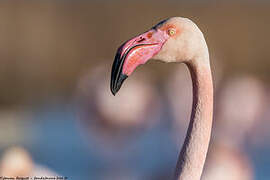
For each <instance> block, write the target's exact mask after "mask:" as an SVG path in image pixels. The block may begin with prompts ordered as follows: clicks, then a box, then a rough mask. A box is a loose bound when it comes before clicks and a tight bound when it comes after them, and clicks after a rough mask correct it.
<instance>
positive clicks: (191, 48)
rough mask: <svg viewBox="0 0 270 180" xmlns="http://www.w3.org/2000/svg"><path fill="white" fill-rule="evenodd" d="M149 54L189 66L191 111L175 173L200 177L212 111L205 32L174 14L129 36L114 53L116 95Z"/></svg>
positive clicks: (185, 177) (194, 179) (192, 178)
mask: <svg viewBox="0 0 270 180" xmlns="http://www.w3.org/2000/svg"><path fill="white" fill-rule="evenodd" d="M150 58H153V59H158V60H161V61H164V62H182V63H185V64H186V65H187V66H188V68H189V71H190V74H191V78H192V85H193V104H192V113H191V118H190V123H189V127H188V130H187V134H186V138H185V142H184V145H183V147H182V149H181V152H180V155H179V158H178V162H177V166H176V170H175V176H174V177H175V179H181V180H199V179H200V177H201V174H202V170H203V167H204V162H205V159H206V154H207V150H208V145H209V141H210V136H211V129H212V114H213V84H212V75H211V68H210V61H209V53H208V48H207V44H206V42H205V39H204V36H203V34H202V32H201V31H200V29H199V28H198V27H197V26H196V25H195V23H193V22H192V21H191V20H189V19H187V18H181V17H173V18H169V19H167V20H164V21H162V22H160V23H158V24H157V25H156V26H154V27H153V28H151V29H150V30H148V31H147V32H145V33H143V34H141V35H139V36H137V37H134V38H132V39H130V40H128V41H127V42H125V43H124V44H123V45H122V46H120V47H119V49H118V51H117V53H116V56H115V60H114V63H113V67H112V73H111V91H112V93H113V94H114V95H115V94H116V93H117V92H118V91H119V89H120V87H121V85H122V83H123V81H124V80H125V79H126V78H127V77H128V76H129V75H131V73H132V72H133V71H134V70H135V68H136V67H137V66H138V65H140V64H144V63H146V62H147V61H148V60H149V59H150ZM129 103H132V102H129Z"/></svg>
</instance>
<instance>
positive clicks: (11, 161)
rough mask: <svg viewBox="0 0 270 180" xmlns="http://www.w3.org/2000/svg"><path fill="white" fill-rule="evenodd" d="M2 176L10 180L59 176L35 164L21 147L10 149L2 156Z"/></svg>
mask: <svg viewBox="0 0 270 180" xmlns="http://www.w3.org/2000/svg"><path fill="white" fill-rule="evenodd" d="M0 175H1V176H3V177H8V178H16V177H24V178H25V177H40V178H41V177H45V176H46V177H48V178H49V177H50V178H54V177H57V176H59V175H58V174H57V173H55V172H53V171H52V170H50V169H48V168H47V167H45V166H42V165H39V164H36V163H34V162H33V160H32V157H31V156H30V154H29V153H28V152H27V151H26V150H25V149H24V148H22V147H19V146H18V147H11V148H8V149H7V150H6V151H5V152H4V154H3V155H2V158H1V161H0Z"/></svg>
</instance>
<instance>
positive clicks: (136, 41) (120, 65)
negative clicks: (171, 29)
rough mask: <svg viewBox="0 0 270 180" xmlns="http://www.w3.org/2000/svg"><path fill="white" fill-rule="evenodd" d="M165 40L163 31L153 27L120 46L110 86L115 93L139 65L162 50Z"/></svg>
mask: <svg viewBox="0 0 270 180" xmlns="http://www.w3.org/2000/svg"><path fill="white" fill-rule="evenodd" d="M165 40H166V39H165V37H164V33H163V32H162V31H158V30H154V29H151V30H149V31H147V32H145V33H143V34H141V35H139V36H137V37H134V38H132V39H131V40H129V41H127V42H125V43H124V44H123V45H121V46H120V47H119V48H118V50H117V52H116V55H115V58H114V62H113V66H112V72H111V85H110V87H111V92H112V94H113V95H115V94H116V93H117V92H118V91H119V89H120V88H121V86H122V84H123V82H124V81H125V80H126V79H127V77H128V76H130V75H131V73H132V72H133V71H134V70H135V69H136V67H137V66H139V65H141V64H144V63H146V62H147V61H148V60H149V59H151V58H152V57H153V56H154V55H156V54H157V53H158V52H159V51H160V49H161V48H162V46H163V44H164V42H165Z"/></svg>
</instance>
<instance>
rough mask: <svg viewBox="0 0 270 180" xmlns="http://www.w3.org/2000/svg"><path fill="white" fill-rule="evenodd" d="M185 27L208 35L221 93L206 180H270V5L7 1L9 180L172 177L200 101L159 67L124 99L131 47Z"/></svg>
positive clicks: (2, 105) (3, 153) (145, 70)
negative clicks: (117, 59) (121, 61)
mask: <svg viewBox="0 0 270 180" xmlns="http://www.w3.org/2000/svg"><path fill="white" fill-rule="evenodd" d="M171 16H183V17H188V18H190V19H192V20H193V21H194V22H195V23H197V24H198V26H199V27H200V28H201V30H202V31H203V33H204V34H205V37H206V41H207V43H208V46H209V51H210V58H211V64H212V70H213V78H214V83H215V84H214V87H215V107H214V124H213V134H212V141H211V145H210V150H209V153H208V157H207V162H206V167H205V169H204V173H203V179H210V180H212V179H215V180H223V179H231V180H234V179H235V180H242V179H243V180H249V179H250V180H252V179H255V180H267V179H269V178H270V166H269V164H270V156H269V150H270V141H269V139H268V138H270V129H269V127H270V121H269V119H270V109H269V108H270V89H269V87H270V81H269V80H270V69H269V67H270V53H269V47H270V38H269V35H268V33H269V32H270V23H269V17H270V2H269V1H266V0H258V1H244V0H242V1H225V0H224V1H210V0H201V1H199V0H193V1H176V0H169V1H142V0H139V1H122V0H114V1H105V0H104V1H94V0H91V1H52V0H49V1H24V0H21V1H1V2H0V39H1V40H0V63H1V64H0V74H1V75H0V158H1V160H0V175H3V176H18V175H19V176H32V175H39V176H41V175H43V176H44V175H47V176H50V175H51V176H53V175H59V176H65V177H68V179H74V180H78V179H94V180H114V179H115V180H126V179H128V180H137V179H143V180H158V179H169V177H170V176H171V175H172V174H173V171H174V167H175V164H176V161H177V156H178V153H179V150H180V148H181V146H182V143H183V140H184V137H185V133H186V130H187V124H188V121H189V115H190V111H191V102H192V93H191V80H190V77H189V73H188V71H187V69H186V68H185V66H184V65H181V64H179V65H175V64H173V65H169V64H164V63H161V62H151V61H150V62H149V63H147V65H145V66H143V67H140V68H138V69H137V70H136V73H134V74H133V75H132V76H131V77H130V78H129V79H128V80H127V81H126V82H125V84H124V85H123V88H122V89H121V93H119V94H118V95H117V96H116V97H113V96H112V95H111V93H110V90H109V80H110V70H111V65H112V62H113V59H114V55H115V52H116V49H117V48H118V47H119V45H120V44H121V43H122V42H124V41H125V40H127V39H129V38H131V37H133V36H135V35H137V34H139V33H141V32H144V31H145V30H147V29H149V28H150V27H152V26H153V25H155V24H156V23H158V22H159V21H161V20H163V19H165V18H168V17H171Z"/></svg>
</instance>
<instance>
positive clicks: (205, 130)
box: [175, 56, 213, 180]
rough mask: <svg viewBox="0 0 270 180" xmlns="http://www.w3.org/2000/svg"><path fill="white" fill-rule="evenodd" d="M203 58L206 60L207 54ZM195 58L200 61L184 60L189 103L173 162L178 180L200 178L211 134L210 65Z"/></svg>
mask: <svg viewBox="0 0 270 180" xmlns="http://www.w3.org/2000/svg"><path fill="white" fill-rule="evenodd" d="M206 58H208V59H206V61H207V62H209V57H208V56H206ZM204 60H205V59H204ZM206 61H204V62H206ZM197 62H202V61H201V60H195V61H192V62H190V63H186V64H187V66H188V68H189V71H190V75H191V78H192V85H193V105H192V113H191V118H190V123H189V127H188V130H187V134H186V138H185V141H184V144H183V147H182V149H181V152H180V155H179V158H178V162H177V166H176V171H175V179H178V180H199V179H200V177H201V174H202V171H203V167H204V162H205V159H206V154H207V150H208V145H209V141H210V137H211V129H212V114H213V84H212V75H211V69H210V65H209V63H205V64H198V63H197Z"/></svg>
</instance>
